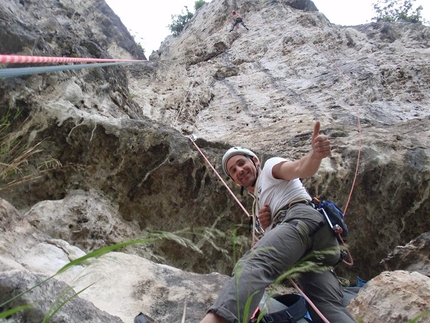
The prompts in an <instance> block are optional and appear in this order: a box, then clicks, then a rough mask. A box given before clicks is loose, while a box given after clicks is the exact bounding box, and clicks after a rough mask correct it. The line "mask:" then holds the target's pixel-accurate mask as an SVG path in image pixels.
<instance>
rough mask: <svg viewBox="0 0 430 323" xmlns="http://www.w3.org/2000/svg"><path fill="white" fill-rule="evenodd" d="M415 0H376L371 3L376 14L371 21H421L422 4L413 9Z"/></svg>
mask: <svg viewBox="0 0 430 323" xmlns="http://www.w3.org/2000/svg"><path fill="white" fill-rule="evenodd" d="M413 2H415V0H378V2H376V3H374V4H373V9H374V10H375V12H376V14H377V16H376V17H373V18H372V20H373V21H387V22H396V21H406V22H413V23H420V24H422V23H423V19H422V16H421V11H422V10H423V7H422V6H418V7H417V8H415V9H413V8H412V7H413Z"/></svg>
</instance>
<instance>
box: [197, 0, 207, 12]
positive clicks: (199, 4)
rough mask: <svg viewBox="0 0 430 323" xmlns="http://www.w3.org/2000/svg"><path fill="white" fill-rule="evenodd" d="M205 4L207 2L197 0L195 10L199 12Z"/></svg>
mask: <svg viewBox="0 0 430 323" xmlns="http://www.w3.org/2000/svg"><path fill="white" fill-rule="evenodd" d="M205 3H206V1H205V0H197V1H196V2H194V10H195V11H197V10H198V9H199V8H200V7H201V6H203V5H204V4H205Z"/></svg>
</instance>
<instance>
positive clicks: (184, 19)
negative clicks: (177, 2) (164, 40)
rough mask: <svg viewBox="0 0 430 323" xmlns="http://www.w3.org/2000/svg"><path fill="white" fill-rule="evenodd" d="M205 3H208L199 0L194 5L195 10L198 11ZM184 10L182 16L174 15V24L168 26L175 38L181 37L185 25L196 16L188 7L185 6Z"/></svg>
mask: <svg viewBox="0 0 430 323" xmlns="http://www.w3.org/2000/svg"><path fill="white" fill-rule="evenodd" d="M205 3H206V1H204V0H197V1H196V2H195V3H194V10H195V11H197V10H198V9H199V8H200V7H202V6H203V5H204V4H205ZM184 8H185V12H184V11H183V10H182V14H180V15H172V23H171V24H169V25H168V26H167V27H168V28H169V29H170V31H171V32H172V35H173V36H175V37H176V36H179V34H180V33H181V32H182V30H184V28H185V25H186V24H187V23H188V22H189V21H190V20H191V19H192V18H193V17H194V14H193V13H192V12H190V11H189V10H188V7H187V6H184Z"/></svg>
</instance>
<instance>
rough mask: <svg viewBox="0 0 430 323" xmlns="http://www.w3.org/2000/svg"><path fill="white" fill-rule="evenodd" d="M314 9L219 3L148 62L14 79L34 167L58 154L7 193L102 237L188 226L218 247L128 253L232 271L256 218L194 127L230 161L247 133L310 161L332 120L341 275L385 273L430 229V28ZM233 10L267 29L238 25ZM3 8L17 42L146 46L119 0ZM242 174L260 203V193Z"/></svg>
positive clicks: (4, 47)
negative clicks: (344, 250)
mask: <svg viewBox="0 0 430 323" xmlns="http://www.w3.org/2000/svg"><path fill="white" fill-rule="evenodd" d="M313 7H314V6H313V4H312V3H311V2H308V1H260V2H254V1H252V2H251V1H234V2H230V1H217V0H213V1H212V2H210V3H208V4H206V5H204V6H203V7H202V8H200V9H199V11H198V12H197V13H196V15H195V16H194V18H193V20H192V21H191V22H190V23H189V24H188V25H187V27H186V28H185V30H184V32H183V33H182V34H181V35H180V36H178V37H176V38H174V37H172V36H169V37H167V38H166V40H165V41H164V42H163V43H162V45H161V47H160V49H159V50H158V51H156V52H154V53H152V55H151V56H150V60H149V61H148V62H146V63H144V64H139V65H130V66H119V67H107V68H100V69H88V70H86V69H84V70H80V71H68V72H56V73H52V74H40V75H33V76H27V77H22V78H14V79H2V80H0V116H3V117H4V116H6V115H8V118H7V120H8V122H9V123H10V126H9V127H8V128H7V129H6V130H5V134H7V135H8V136H10V138H12V139H13V141H14V142H16V143H19V147H20V148H19V149H20V150H21V151H22V150H25V149H26V148H28V147H31V146H33V145H35V144H38V146H37V148H38V149H39V150H40V152H38V153H37V154H35V155H32V156H31V157H30V158H29V159H28V164H23V165H22V166H21V167H22V168H23V169H22V173H26V174H27V173H32V172H33V173H37V170H38V169H39V166H40V165H43V164H44V163H45V162H46V161H56V162H57V164H56V165H57V167H55V168H54V169H52V170H47V171H44V172H42V173H37V174H39V177H37V178H34V179H33V180H31V181H24V182H23V183H21V184H19V185H13V186H8V183H10V181H11V180H20V178H21V174H20V172H17V173H15V174H12V175H10V176H8V177H7V178H2V179H1V181H2V182H1V183H0V194H1V197H2V198H4V199H6V200H7V201H9V202H10V203H12V204H13V205H14V206H15V207H17V208H18V210H19V212H20V214H21V215H22V216H24V217H28V219H29V220H31V223H32V225H33V226H35V227H37V228H39V229H40V230H42V231H46V234H49V235H50V236H51V235H52V237H53V238H56V239H65V240H67V242H69V243H70V244H72V245H76V246H79V247H80V248H82V249H83V250H84V251H85V252H89V251H92V250H94V249H96V248H99V247H101V246H106V245H109V244H111V243H114V242H117V241H120V240H121V239H124V240H125V239H130V238H135V237H136V236H141V235H145V234H146V233H147V232H151V231H157V230H161V231H168V232H173V231H178V230H186V232H187V238H189V239H190V241H192V242H194V243H195V244H196V245H198V246H199V247H200V248H201V250H202V252H201V253H198V252H196V251H193V250H190V249H189V248H186V247H183V246H181V245H180V244H178V243H177V242H174V241H164V242H161V243H159V244H154V245H150V246H146V247H138V248H130V250H128V252H130V253H134V254H137V255H140V256H144V257H147V258H150V259H152V260H157V261H159V262H161V263H165V264H169V265H171V266H174V267H177V268H181V269H185V270H189V271H192V272H197V273H209V272H212V271H217V272H221V273H223V274H229V273H230V271H231V269H232V266H233V264H234V261H233V250H234V249H235V250H237V252H238V254H240V253H241V252H243V251H244V250H246V249H247V248H248V246H249V242H250V241H249V234H248V232H247V222H248V220H247V219H246V216H245V215H244V214H243V212H242V211H241V209H240V208H239V207H238V206H237V205H236V203H235V202H234V201H233V199H232V198H231V197H230V196H229V194H228V192H227V190H226V189H225V188H224V187H223V185H222V183H221V181H220V180H219V179H218V178H217V177H216V176H215V174H214V173H213V170H212V169H211V168H210V167H209V166H208V165H207V164H206V163H205V161H204V159H203V158H202V156H201V155H200V154H199V152H198V151H197V150H196V149H195V147H194V146H193V144H192V143H191V141H190V140H189V139H188V138H187V137H186V136H187V135H189V134H195V135H196V136H197V138H199V139H198V140H197V142H196V143H197V144H198V145H199V147H200V148H201V149H202V151H203V152H204V153H205V154H206V156H207V157H208V159H209V161H210V162H211V163H212V164H213V165H214V167H215V168H216V169H217V171H219V172H220V171H221V167H220V160H221V156H222V154H223V152H224V151H225V150H226V149H227V148H229V147H230V146H231V145H242V146H246V147H249V148H251V149H253V150H255V151H256V152H257V153H259V154H260V156H261V157H262V159H263V160H265V159H266V158H268V157H270V156H273V155H282V156H285V157H287V158H300V157H301V156H303V155H304V154H306V153H307V152H308V151H309V149H310V145H309V143H310V137H311V133H312V129H313V124H314V122H315V121H317V120H318V121H320V122H321V124H322V131H323V132H324V133H326V134H328V135H330V137H331V140H332V143H333V147H334V148H333V154H332V157H331V158H330V159H326V160H324V162H323V164H322V166H321V169H320V172H319V173H318V174H317V175H316V176H314V177H313V178H311V179H307V180H305V181H304V182H305V184H306V186H307V188H308V189H309V191H310V192H311V193H312V194H313V195H317V196H319V197H322V198H328V199H331V200H333V201H335V202H336V203H337V204H339V206H341V207H342V208H345V207H347V208H346V211H347V212H346V221H347V223H348V225H349V228H350V231H351V235H350V237H349V239H348V244H349V245H350V248H351V251H352V254H353V256H354V258H355V265H354V267H353V268H351V269H348V268H345V267H341V268H339V269H338V271H339V274H341V275H342V276H345V277H348V278H350V279H351V280H353V279H354V278H355V276H360V277H362V278H364V279H370V278H372V277H375V276H377V275H378V274H380V273H381V271H382V270H384V269H383V267H382V266H381V265H380V261H381V259H383V258H385V257H386V256H387V254H388V253H389V252H390V251H391V250H393V249H394V248H395V247H396V246H399V245H404V244H406V243H408V242H409V241H410V240H412V239H414V238H416V237H417V236H419V235H420V234H422V233H424V232H428V231H429V229H430V222H429V221H428V214H429V206H428V205H429V203H428V199H429V187H430V186H429V177H430V172H429V138H430V136H429V130H428V129H430V127H429V125H430V116H429V111H430V109H429V102H430V101H429V93H430V91H429V90H430V89H429V86H430V85H429V84H430V82H429V81H430V71H429V67H428V66H429V60H430V58H429V55H428V50H429V41H430V30H429V27H426V26H422V25H415V24H407V23H399V24H388V23H371V24H366V25H362V26H336V25H333V24H331V23H330V22H329V21H328V20H327V19H326V18H325V16H324V15H323V14H322V13H320V12H318V11H315V8H313ZM232 8H235V9H237V10H238V11H239V12H240V13H241V15H242V16H243V18H244V21H245V23H246V24H247V26H248V27H249V28H250V31H249V32H248V31H246V30H245V29H243V28H238V29H236V30H235V31H233V32H231V33H229V32H228V31H229V29H230V28H231V24H232V21H231V20H230V12H231V10H230V9H232ZM0 15H1V17H2V19H0V27H1V28H0V49H1V50H0V51H1V52H2V53H7V54H13V53H15V54H27V55H28V54H31V55H47V56H81V57H102V58H108V57H121V58H129V57H134V58H144V55H143V53H142V52H139V49H138V48H137V47H136V45H135V44H134V42H133V40H132V37H131V36H130V35H129V33H128V32H127V31H126V29H125V27H124V26H123V25H122V24H121V23H120V22H119V20H118V17H117V16H115V15H114V13H113V12H112V11H111V10H110V9H109V8H108V7H107V6H106V4H105V3H104V2H103V1H60V2H55V3H51V2H49V1H42V2H40V1H19V2H18V1H12V0H7V1H3V2H1V3H0ZM239 27H241V26H239ZM5 67H7V68H11V67H14V66H5ZM8 111H9V112H12V113H11V114H8V113H9V112H8ZM15 114H16V115H17V117H16V118H12V116H13V115H15ZM2 138H4V137H2ZM3 156H4V155H3ZM357 161H359V164H358V166H357ZM45 164H46V163H45ZM223 177H224V178H225V176H223ZM229 185H231V183H229ZM231 187H232V188H233V190H234V192H235V194H237V195H238V196H239V198H240V199H241V200H242V201H243V203H244V205H245V206H246V207H247V208H248V209H250V206H251V204H252V200H251V198H249V197H248V196H244V197H241V196H240V195H239V188H237V187H234V186H233V185H231ZM72 201H73V203H72ZM48 205H51V208H49V207H47V206H48ZM55 209H58V210H61V211H60V212H56V211H55ZM48 210H49V211H48ZM52 210H53V211H52ZM53 219H55V220H54V221H53ZM4 223H5V225H6V224H7V220H5V221H4ZM238 225H239V230H238V240H237V242H236V243H237V245H236V246H235V248H233V246H232V244H233V243H232V236H233V230H234V229H235V228H236V227H237V226H238ZM205 229H207V230H209V232H210V233H211V234H212V235H209V234H208V233H207V232H206V233H205V231H204V230H205ZM136 314H137V313H136Z"/></svg>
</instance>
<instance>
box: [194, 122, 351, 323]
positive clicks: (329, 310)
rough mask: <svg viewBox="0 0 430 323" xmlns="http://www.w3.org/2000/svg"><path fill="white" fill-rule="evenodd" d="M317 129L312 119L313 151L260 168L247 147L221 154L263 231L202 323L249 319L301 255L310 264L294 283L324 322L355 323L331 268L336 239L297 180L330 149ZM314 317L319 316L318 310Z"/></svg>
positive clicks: (273, 160) (276, 159)
mask: <svg viewBox="0 0 430 323" xmlns="http://www.w3.org/2000/svg"><path fill="white" fill-rule="evenodd" d="M319 129H320V123H319V122H316V124H315V126H314V131H313V135H312V150H311V152H310V153H309V154H307V155H306V156H304V157H303V158H301V159H300V160H298V161H289V160H287V159H285V158H281V157H274V158H270V159H268V160H267V161H266V163H265V164H264V168H262V167H260V160H259V158H258V157H257V155H256V154H255V153H253V152H252V151H250V150H249V149H244V148H241V147H233V148H230V149H229V150H228V151H227V152H226V153H225V154H224V156H223V158H222V167H223V170H224V172H225V173H226V175H227V176H229V177H230V178H231V179H232V180H233V181H234V182H235V183H236V184H238V185H240V186H242V187H245V188H246V189H247V190H248V191H249V192H250V193H251V194H252V195H254V196H255V199H256V203H257V205H256V207H255V210H254V212H256V214H258V219H259V220H260V224H261V227H262V228H263V229H264V230H265V233H264V236H263V237H262V238H261V239H260V240H259V241H258V242H257V243H256V244H255V245H254V246H253V247H252V248H251V250H248V252H247V253H245V255H244V256H243V257H242V258H241V259H240V260H239V261H238V262H237V264H236V265H235V269H234V271H233V277H232V278H231V279H230V280H229V281H227V283H226V284H225V285H224V287H223V289H222V291H221V292H220V294H219V296H218V299H217V300H216V301H215V303H214V304H213V305H212V306H211V307H210V308H209V310H208V313H207V315H206V316H205V317H204V318H203V320H202V321H201V322H200V323H230V322H242V321H243V317H248V318H249V316H250V315H251V314H252V313H253V311H254V310H255V309H256V308H257V306H258V304H259V302H260V300H261V298H262V296H263V293H264V291H265V289H266V287H268V286H269V285H270V284H272V283H274V282H275V281H276V280H277V278H278V277H280V276H281V275H282V274H284V273H285V272H286V271H287V270H288V269H291V268H292V267H294V265H295V264H297V263H299V262H300V260H302V259H303V258H305V257H306V258H308V259H307V260H309V261H312V263H311V264H308V265H306V267H308V268H310V267H312V266H314V267H312V268H314V269H313V270H309V269H308V271H304V272H302V273H300V276H299V278H298V282H299V285H300V287H301V289H302V290H303V292H304V294H305V295H306V296H307V297H309V299H310V300H311V301H312V302H313V303H314V305H315V306H316V307H317V309H318V310H319V311H320V312H321V313H322V315H323V316H324V317H325V318H326V319H327V320H328V321H330V322H333V323H337V322H342V323H352V322H355V320H354V318H353V317H352V316H351V314H350V313H349V312H348V311H347V309H346V307H345V306H344V305H343V303H342V300H343V299H342V289H341V285H340V283H339V281H338V279H337V277H336V275H335V274H334V272H333V267H334V266H335V265H336V264H337V263H339V259H340V248H339V245H338V241H337V240H336V237H335V236H334V235H333V233H332V231H331V229H330V227H329V225H328V224H327V222H326V221H324V219H323V218H322V217H321V214H320V213H319V212H318V211H317V210H316V209H315V208H314V207H313V206H311V205H310V202H311V197H310V195H309V194H308V192H307V191H306V188H305V187H304V186H303V184H302V182H301V180H300V178H308V177H311V176H313V175H314V174H315V173H316V172H317V171H318V169H319V166H320V164H321V161H322V159H324V158H326V157H329V156H330V154H331V144H330V141H329V139H328V137H327V136H325V135H320V134H319ZM318 252H319V255H315V253H318ZM248 302H249V303H248ZM238 316H239V317H238ZM312 316H313V317H314V318H315V320H317V319H318V316H317V315H316V313H312Z"/></svg>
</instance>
